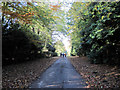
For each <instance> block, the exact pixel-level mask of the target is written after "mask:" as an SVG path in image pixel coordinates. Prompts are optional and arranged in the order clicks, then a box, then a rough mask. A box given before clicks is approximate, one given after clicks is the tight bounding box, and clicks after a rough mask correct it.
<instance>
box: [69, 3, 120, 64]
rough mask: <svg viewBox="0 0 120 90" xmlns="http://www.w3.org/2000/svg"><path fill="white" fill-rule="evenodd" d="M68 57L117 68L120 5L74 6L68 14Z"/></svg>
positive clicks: (75, 4) (119, 54)
mask: <svg viewBox="0 0 120 90" xmlns="http://www.w3.org/2000/svg"><path fill="white" fill-rule="evenodd" d="M68 19H69V21H70V22H69V23H68V25H69V30H72V33H70V35H71V37H72V51H71V54H74V55H79V56H81V55H82V56H88V57H89V59H90V61H91V63H109V64H120V36H119V35H120V2H91V3H90V2H87V3H81V2H75V3H73V5H72V8H71V9H70V10H69V14H68Z"/></svg>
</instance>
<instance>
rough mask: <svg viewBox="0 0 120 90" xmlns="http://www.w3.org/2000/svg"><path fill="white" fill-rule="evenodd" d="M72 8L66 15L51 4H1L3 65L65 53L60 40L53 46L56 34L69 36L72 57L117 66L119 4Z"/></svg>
mask: <svg viewBox="0 0 120 90" xmlns="http://www.w3.org/2000/svg"><path fill="white" fill-rule="evenodd" d="M71 5H72V6H71V7H70V9H69V11H68V12H67V13H65V12H64V11H63V10H60V7H61V5H51V4H50V3H44V2H38V3H37V5H36V3H30V2H26V3H22V2H3V3H2V60H3V65H6V64H10V63H16V62H23V61H28V60H34V59H35V58H41V57H51V56H57V53H58V54H59V53H60V52H64V51H65V47H64V45H63V43H62V42H61V41H60V40H59V41H57V42H56V43H52V42H53V41H54V39H53V38H52V36H53V34H54V32H55V31H57V32H62V33H63V34H67V35H68V36H70V37H71V47H72V48H71V55H78V56H87V57H88V58H89V60H90V62H91V63H96V64H97V63H104V64H117V65H120V55H119V54H120V36H119V35H120V32H119V30H120V2H84V3H83V2H74V3H71ZM65 15H66V19H67V22H66V21H65V18H64V16H65ZM66 23H67V28H66V27H65V25H66Z"/></svg>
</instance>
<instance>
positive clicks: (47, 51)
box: [2, 2, 64, 65]
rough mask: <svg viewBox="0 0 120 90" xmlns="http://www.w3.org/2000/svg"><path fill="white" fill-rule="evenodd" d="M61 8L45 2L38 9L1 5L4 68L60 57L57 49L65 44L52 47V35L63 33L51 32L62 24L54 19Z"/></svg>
mask: <svg viewBox="0 0 120 90" xmlns="http://www.w3.org/2000/svg"><path fill="white" fill-rule="evenodd" d="M58 8H59V6H55V5H49V3H44V2H41V3H40V2H38V3H37V5H36V3H29V2H26V3H22V2H3V3H2V61H3V65H7V64H14V63H18V62H23V61H28V60H34V59H36V58H44V57H52V56H57V53H56V52H55V50H56V48H55V46H56V45H57V46H59V45H60V44H61V43H62V42H59V43H57V42H56V43H52V42H53V39H52V35H53V32H54V31H59V32H61V31H62V30H61V29H59V27H57V28H56V29H52V28H54V27H53V25H54V26H56V25H57V23H56V21H57V20H59V18H58V17H57V16H55V15H53V13H55V12H56V10H57V9H58ZM61 12H62V11H61ZM61 19H62V18H61ZM61 47H63V46H61ZM63 49H64V47H63ZM63 49H62V51H63Z"/></svg>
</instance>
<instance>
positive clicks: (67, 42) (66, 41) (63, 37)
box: [51, 0, 72, 54]
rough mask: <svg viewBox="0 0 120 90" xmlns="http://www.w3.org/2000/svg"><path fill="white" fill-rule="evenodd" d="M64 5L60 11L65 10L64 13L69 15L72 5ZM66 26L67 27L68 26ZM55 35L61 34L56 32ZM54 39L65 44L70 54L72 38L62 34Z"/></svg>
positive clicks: (64, 3)
mask: <svg viewBox="0 0 120 90" xmlns="http://www.w3.org/2000/svg"><path fill="white" fill-rule="evenodd" d="M51 1H53V0H51ZM62 1H63V0H61V1H60V2H62ZM53 3H54V4H57V3H58V2H53ZM62 4H63V5H62V6H61V7H60V9H61V10H63V11H65V13H67V12H68V11H69V9H70V8H71V5H72V4H70V3H68V2H67V3H66V2H62ZM64 18H65V20H66V17H64ZM66 21H67V20H66ZM65 26H67V24H66V25H65ZM54 33H59V32H54ZM53 38H54V39H56V41H57V40H61V41H62V42H63V44H64V46H65V49H66V50H67V52H68V53H69V54H70V50H71V47H70V46H71V44H70V37H69V36H67V35H64V34H62V33H59V36H57V35H55V36H54V37H53Z"/></svg>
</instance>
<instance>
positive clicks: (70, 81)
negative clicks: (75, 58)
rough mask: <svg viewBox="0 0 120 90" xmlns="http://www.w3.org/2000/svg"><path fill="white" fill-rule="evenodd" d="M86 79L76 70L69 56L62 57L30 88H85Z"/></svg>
mask: <svg viewBox="0 0 120 90" xmlns="http://www.w3.org/2000/svg"><path fill="white" fill-rule="evenodd" d="M85 86H86V83H85V81H84V79H82V77H81V76H80V75H79V74H78V73H77V72H76V70H75V69H74V67H73V66H72V65H71V63H70V61H69V60H68V59H67V57H64V58H63V57H61V58H60V59H58V60H57V61H56V62H55V63H54V64H53V65H52V66H51V67H50V68H48V69H47V70H46V71H45V72H44V73H43V74H42V75H41V77H40V78H38V80H36V81H34V82H33V83H32V84H31V85H30V86H29V88H84V87H85Z"/></svg>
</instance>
